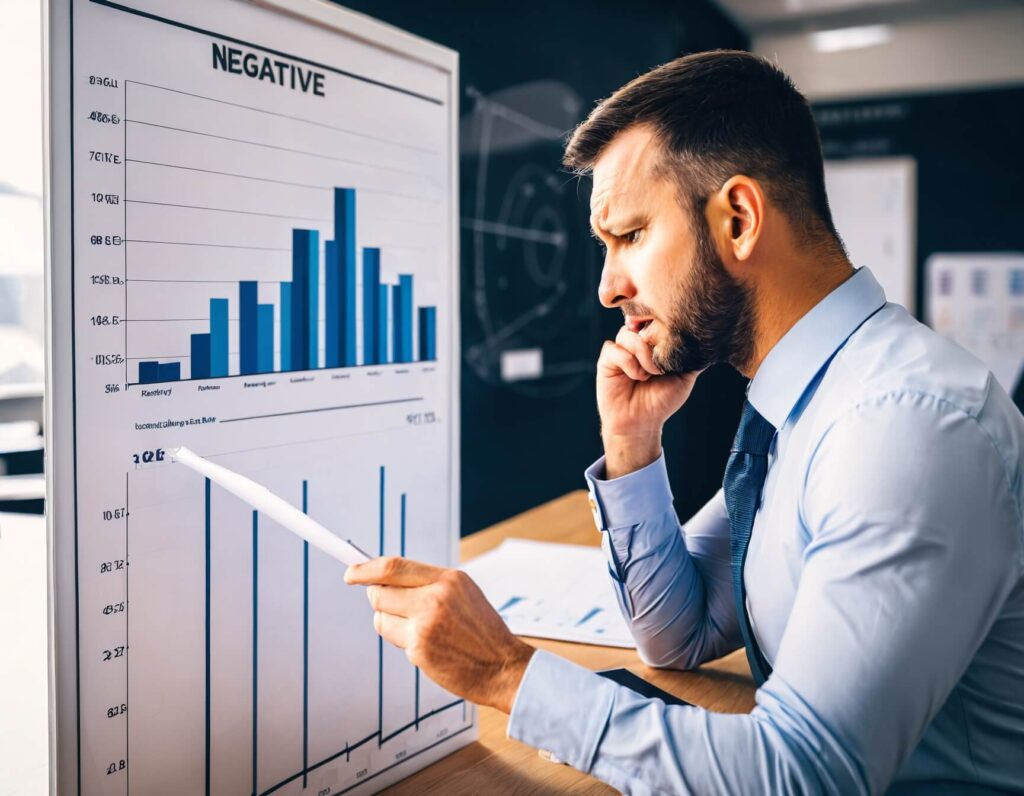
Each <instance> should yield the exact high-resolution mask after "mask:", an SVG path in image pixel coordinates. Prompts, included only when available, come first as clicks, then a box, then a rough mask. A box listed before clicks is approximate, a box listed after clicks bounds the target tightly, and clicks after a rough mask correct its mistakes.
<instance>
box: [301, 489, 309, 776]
mask: <svg viewBox="0 0 1024 796" xmlns="http://www.w3.org/2000/svg"><path fill="white" fill-rule="evenodd" d="M302 513H303V514H309V482H308V481H303V482H302ZM308 773H309V542H303V543H302V787H303V788H305V787H306V777H307V775H308Z"/></svg>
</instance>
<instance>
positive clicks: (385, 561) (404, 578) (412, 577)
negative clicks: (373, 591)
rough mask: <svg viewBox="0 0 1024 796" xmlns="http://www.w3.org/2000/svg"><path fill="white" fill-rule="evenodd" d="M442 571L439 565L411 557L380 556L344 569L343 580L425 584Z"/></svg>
mask: <svg viewBox="0 0 1024 796" xmlns="http://www.w3.org/2000/svg"><path fill="white" fill-rule="evenodd" d="M444 571H445V570H444V569H442V568H441V567H435V566H432V565H431V564H424V563H422V562H421V561H413V560H412V559H411V558H399V557H398V556H382V557H380V558H372V559H370V560H369V561H367V562H365V563H363V564H354V565H352V566H351V567H349V568H348V569H347V570H345V582H346V583H349V584H352V585H363V586H368V585H369V584H371V583H380V584H383V585H385V586H426V585H427V584H430V583H433V582H434V581H436V580H437V579H438V578H439V577H441V575H442V574H443V573H444Z"/></svg>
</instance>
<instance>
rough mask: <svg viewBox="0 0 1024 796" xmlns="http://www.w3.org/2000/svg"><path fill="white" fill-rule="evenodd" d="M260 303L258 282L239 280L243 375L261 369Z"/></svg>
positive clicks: (239, 330)
mask: <svg viewBox="0 0 1024 796" xmlns="http://www.w3.org/2000/svg"><path fill="white" fill-rule="evenodd" d="M258 304H259V302H258V300H257V293H256V282H239V283H238V309H239V313H238V318H239V321H238V338H239V347H238V351H239V359H238V372H239V373H241V374H242V375H243V376H244V375H246V374H249V373H256V372H257V370H258V369H259V349H258V348H257V339H258V334H259V327H258V325H257V324H258V319H257V317H256V307H257V306H258Z"/></svg>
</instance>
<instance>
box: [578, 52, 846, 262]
mask: <svg viewBox="0 0 1024 796" xmlns="http://www.w3.org/2000/svg"><path fill="white" fill-rule="evenodd" d="M639 125H649V126H650V127H652V128H653V130H654V133H655V135H656V137H657V139H658V141H659V143H660V144H661V146H662V147H663V148H664V154H665V160H664V162H663V163H662V164H661V166H662V168H664V169H665V170H666V171H667V172H668V173H669V174H670V175H671V176H672V177H673V178H675V179H676V180H677V181H678V183H679V185H680V190H681V194H682V198H683V199H684V200H685V201H686V203H688V204H689V205H690V207H691V208H692V209H693V210H694V211H696V212H699V213H703V210H704V206H705V204H706V202H707V200H708V198H709V197H710V196H711V194H712V193H714V192H715V191H716V190H718V188H720V187H721V186H722V185H723V184H724V183H725V182H726V181H727V180H728V179H729V178H730V177H732V176H734V175H736V174H746V175H747V176H749V177H753V178H754V179H757V180H759V181H761V182H763V183H764V186H765V191H766V192H767V194H768V197H769V199H770V201H772V202H773V203H775V204H776V205H777V206H778V207H779V208H780V209H781V210H782V212H783V213H785V215H786V216H787V217H788V218H789V220H790V222H791V223H792V224H793V225H794V227H795V228H796V229H797V231H798V232H799V233H801V234H802V236H804V237H806V238H809V239H816V240H819V241H820V240H821V238H822V237H823V235H824V236H828V237H831V238H833V239H834V240H835V241H836V242H837V243H839V245H840V247H841V246H842V243H841V242H840V241H839V236H838V235H837V234H836V230H835V225H834V224H833V222H832V213H831V210H830V209H829V206H828V198H827V196H826V194H825V173H824V162H823V160H822V154H821V139H820V138H819V136H818V128H817V126H816V125H815V123H814V116H813V115H812V113H811V109H810V106H809V105H808V104H807V100H806V99H805V98H804V96H803V95H802V94H801V93H800V92H799V91H798V90H797V89H796V87H795V86H794V85H793V82H792V81H791V80H790V79H789V77H788V76H787V75H786V74H785V73H784V72H783V71H782V70H781V69H779V68H778V67H777V66H775V65H774V64H772V63H771V62H769V61H767V60H765V59H764V58H760V57H758V56H756V55H752V54H751V53H748V52H742V51H739V50H714V51H711V52H703V53H695V54H693V55H687V56H684V57H682V58H677V59H676V60H674V61H670V62H669V63H667V64H663V65H662V66H659V67H657V68H656V69H652V70H651V71H650V72H647V73H645V74H643V75H640V76H639V77H637V78H635V79H634V80H632V81H630V82H629V83H627V84H626V85H625V86H623V87H622V88H620V89H619V90H618V91H616V92H615V93H614V94H612V95H611V96H610V97H608V98H606V99H604V100H602V101H601V102H600V103H599V104H598V105H597V107H596V108H594V110H593V111H592V112H591V114H590V116H588V117H587V119H586V120H585V121H583V122H581V123H580V125H579V126H578V127H577V128H576V129H575V130H574V131H573V133H572V135H571V136H570V138H569V142H568V144H567V145H566V148H565V155H564V157H563V161H562V162H563V163H564V165H566V166H567V167H569V168H571V169H573V170H574V171H576V172H577V173H578V174H586V173H589V172H590V170H591V169H592V168H593V165H594V163H595V161H596V160H597V159H598V157H599V156H600V154H601V152H602V151H604V149H605V147H607V146H608V144H609V143H611V141H612V139H613V138H615V136H616V135H618V134H619V133H620V132H622V131H624V130H626V129H628V128H632V127H635V126H639Z"/></svg>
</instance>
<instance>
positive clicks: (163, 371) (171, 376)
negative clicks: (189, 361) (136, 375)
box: [157, 362, 181, 381]
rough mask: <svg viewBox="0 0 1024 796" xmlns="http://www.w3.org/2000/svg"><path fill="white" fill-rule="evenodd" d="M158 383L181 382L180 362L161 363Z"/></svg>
mask: <svg viewBox="0 0 1024 796" xmlns="http://www.w3.org/2000/svg"><path fill="white" fill-rule="evenodd" d="M158 375H159V378H158V379H157V381H181V363H180V362H161V363H160V371H159V374H158Z"/></svg>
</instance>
